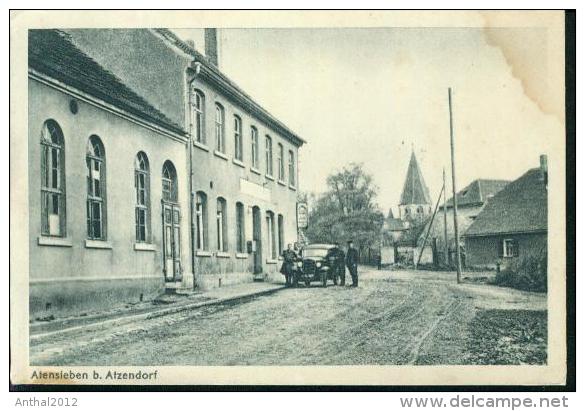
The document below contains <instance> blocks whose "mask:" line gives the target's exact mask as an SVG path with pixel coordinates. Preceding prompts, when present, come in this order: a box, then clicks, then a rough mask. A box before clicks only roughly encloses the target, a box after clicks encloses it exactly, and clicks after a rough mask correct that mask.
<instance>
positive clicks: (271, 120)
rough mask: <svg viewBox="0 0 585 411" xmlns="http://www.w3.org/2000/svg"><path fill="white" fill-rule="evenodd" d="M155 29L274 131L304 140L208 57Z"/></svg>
mask: <svg viewBox="0 0 585 411" xmlns="http://www.w3.org/2000/svg"><path fill="white" fill-rule="evenodd" d="M155 31H156V32H157V33H158V34H160V35H161V36H162V37H163V38H164V39H165V40H166V41H167V42H169V43H170V44H171V45H173V46H175V47H177V48H178V49H180V50H181V51H183V52H184V53H186V54H188V55H190V56H191V57H193V59H194V63H195V65H197V64H199V65H200V66H202V67H203V68H204V70H203V73H202V74H204V75H206V76H207V78H208V79H209V80H211V81H215V82H217V83H218V85H219V86H220V87H222V88H223V91H224V92H226V94H228V95H230V96H231V97H232V98H233V99H234V100H236V101H237V102H239V103H240V104H241V105H242V106H243V108H245V109H247V110H249V111H251V112H252V113H254V114H255V115H256V116H258V117H259V118H260V119H261V120H263V121H265V122H266V123H267V124H268V125H270V126H272V127H274V128H275V129H276V131H278V132H280V133H282V134H283V135H284V136H285V137H287V138H289V139H290V140H292V141H293V142H295V144H297V145H299V146H301V145H303V144H304V143H306V141H305V140H304V139H302V138H301V137H300V136H299V135H297V134H296V133H295V132H294V131H292V130H291V129H290V128H288V127H287V126H286V125H284V123H282V122H281V121H280V120H278V119H277V118H276V117H274V116H273V115H272V114H271V113H270V112H268V110H266V109H264V108H263V107H262V106H260V105H259V104H258V103H256V101H255V100H254V99H253V98H252V97H251V96H250V95H248V94H247V93H246V92H245V91H244V90H242V89H241V88H240V87H239V86H238V85H237V84H236V83H235V82H234V81H233V80H231V79H230V78H229V77H228V76H226V75H225V74H224V73H223V72H222V71H221V70H219V68H218V67H217V66H216V65H214V64H212V63H211V62H210V61H209V59H208V58H207V57H206V56H204V55H203V54H201V53H200V52H198V51H197V50H196V49H195V48H193V47H192V46H190V45H189V44H188V43H187V42H185V41H183V40H181V38H179V36H177V35H176V34H175V33H173V32H172V31H171V30H169V29H163V28H158V29H155Z"/></svg>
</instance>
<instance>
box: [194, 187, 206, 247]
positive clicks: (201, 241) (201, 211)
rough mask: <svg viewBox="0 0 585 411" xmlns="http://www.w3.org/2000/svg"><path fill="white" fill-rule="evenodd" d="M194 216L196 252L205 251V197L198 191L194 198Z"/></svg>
mask: <svg viewBox="0 0 585 411" xmlns="http://www.w3.org/2000/svg"><path fill="white" fill-rule="evenodd" d="M195 214H196V224H197V250H207V249H208V243H207V195H205V193H204V192H202V191H198V192H197V194H196V196H195Z"/></svg>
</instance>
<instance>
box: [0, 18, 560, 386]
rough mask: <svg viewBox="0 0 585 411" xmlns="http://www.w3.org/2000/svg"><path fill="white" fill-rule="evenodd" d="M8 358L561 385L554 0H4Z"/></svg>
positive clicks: (356, 380)
mask: <svg viewBox="0 0 585 411" xmlns="http://www.w3.org/2000/svg"><path fill="white" fill-rule="evenodd" d="M10 52H11V78H10V80H11V105H10V110H11V133H10V155H11V157H10V158H11V160H10V170H11V173H10V175H11V177H10V182H11V190H10V212H11V226H10V233H11V250H10V258H11V272H10V283H11V290H10V291H11V295H10V296H11V301H10V307H11V367H12V368H11V381H12V383H13V384H64V385H65V384H66V385H69V384H81V385H84V384H99V385H104V384H105V385H112V384H140V385H169V384H172V385H258V386H263V385H304V386H328V385H335V386H344V385H352V386H362V385H363V386H371V385H377V386H396V385H453V386H455V385H515V386H518V385H525V386H534V385H564V384H565V382H566V375H567V347H566V341H567V339H566V337H567V330H566V303H567V297H566V293H565V290H566V288H565V287H566V281H567V280H566V276H567V269H566V256H565V250H566V223H565V221H566V220H565V205H566V204H565V201H566V193H565V183H566V181H565V180H566V179H565V170H566V163H565V161H566V159H565V147H566V146H565V144H566V143H565V141H566V139H565V135H566V130H565V13H564V12H563V11H484V12H481V11H371V12H369V11H328V12H311V11H286V12H284V11H283V12H275V11H254V12H252V11H248V12H238V11H223V12H220V11H214V12H203V11H172V12H171V11H13V12H12V13H11V43H10Z"/></svg>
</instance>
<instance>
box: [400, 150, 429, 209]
mask: <svg viewBox="0 0 585 411" xmlns="http://www.w3.org/2000/svg"><path fill="white" fill-rule="evenodd" d="M407 204H431V196H430V195H429V190H428V188H427V186H426V184H425V180H424V178H423V176H422V173H421V171H420V167H419V166H418V161H416V156H415V155H414V151H413V152H412V155H411V156H410V163H409V164H408V171H407V172H406V180H405V181H404V187H403V189H402V195H401V196H400V205H407Z"/></svg>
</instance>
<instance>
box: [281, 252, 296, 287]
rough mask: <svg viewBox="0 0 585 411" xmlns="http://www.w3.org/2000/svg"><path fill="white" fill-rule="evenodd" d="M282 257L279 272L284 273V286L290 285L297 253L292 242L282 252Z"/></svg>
mask: <svg viewBox="0 0 585 411" xmlns="http://www.w3.org/2000/svg"><path fill="white" fill-rule="evenodd" d="M282 259H283V262H282V268H281V269H280V272H281V273H282V274H284V278H285V280H286V286H287V287H290V286H291V285H292V284H293V276H294V266H295V262H296V261H297V253H295V252H294V250H293V248H292V244H289V245H288V246H287V249H286V250H284V251H283V252H282Z"/></svg>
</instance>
